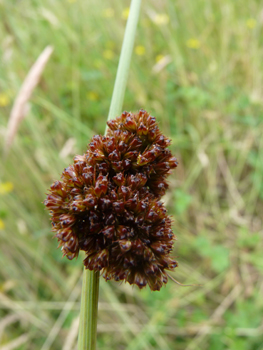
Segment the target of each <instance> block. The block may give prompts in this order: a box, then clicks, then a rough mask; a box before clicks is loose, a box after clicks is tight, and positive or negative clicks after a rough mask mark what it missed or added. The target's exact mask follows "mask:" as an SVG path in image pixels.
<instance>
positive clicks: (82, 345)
mask: <svg viewBox="0 0 263 350" xmlns="http://www.w3.org/2000/svg"><path fill="white" fill-rule="evenodd" d="M140 6H141V0H132V1H131V6H130V13H129V17H128V21H127V25H126V29H125V34H124V39H123V43H122V49H121V55H120V59H119V65H118V70H117V75H116V79H115V83H114V89H113V94H112V99H111V104H110V111H109V115H108V120H109V119H112V118H115V117H116V116H117V115H120V114H121V112H122V106H123V100H124V94H125V89H126V85H127V80H128V74H129V68H130V63H131V56H132V51H133V46H134V40H135V33H136V28H137V23H138V19H139V14H140ZM105 132H106V131H105ZM99 276H100V274H99V272H94V271H90V270H87V269H85V268H84V271H83V282H82V293H81V309H80V321H79V322H80V323H79V337H78V350H96V338H97V316H98V296H99Z"/></svg>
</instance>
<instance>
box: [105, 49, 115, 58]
mask: <svg viewBox="0 0 263 350" xmlns="http://www.w3.org/2000/svg"><path fill="white" fill-rule="evenodd" d="M113 56H114V53H113V51H112V50H104V51H103V57H104V58H106V60H111V59H113Z"/></svg>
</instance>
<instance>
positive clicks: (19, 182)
mask: <svg viewBox="0 0 263 350" xmlns="http://www.w3.org/2000/svg"><path fill="white" fill-rule="evenodd" d="M128 6H129V1H126V0H125V1H121V2H120V1H113V0H109V1H107V2H105V1H102V0H97V1H94V0H91V1H89V2H87V1H84V0H75V1H74V0H70V1H69V0H61V1H51V0H42V1H35V0H23V1H14V0H13V1H10V0H2V1H0V14H1V19H2V20H1V23H0V38H1V39H0V40H1V66H0V114H1V117H0V135H1V137H0V147H1V149H3V148H4V136H5V130H6V125H7V122H8V117H9V114H10V110H11V107H12V103H13V102H14V100H15V96H16V94H17V92H18V90H19V88H20V86H21V84H22V82H23V80H24V78H25V76H26V74H27V72H28V71H29V69H30V67H31V66H32V64H33V63H34V62H35V60H36V59H37V57H38V56H39V55H40V53H41V52H42V51H43V49H44V48H45V47H46V46H47V45H52V46H53V48H54V52H53V54H52V56H51V58H50V60H49V62H48V64H47V66H46V68H45V71H44V74H43V76H42V78H41V81H40V84H39V86H38V87H37V88H36V90H35V91H34V94H33V97H32V99H31V101H30V109H29V112H28V113H27V115H26V117H25V119H24V120H23V121H22V123H21V125H20V128H19V131H18V134H17V136H16V138H15V141H14V143H13V145H12V148H11V150H10V152H9V155H8V157H7V159H6V160H4V159H2V160H1V165H0V244H1V252H0V264H1V269H0V347H3V348H5V345H6V346H7V345H8V346H9V348H8V349H19V350H26V349H30V350H38V349H42V350H48V349H52V350H56V349H57V350H59V349H63V350H71V349H74V348H75V347H76V337H77V333H78V325H77V321H76V319H77V317H78V314H79V300H80V294H81V276H82V258H83V256H80V257H79V258H78V260H76V261H72V262H70V261H68V260H66V259H65V258H64V259H62V258H61V252H60V250H59V249H58V250H57V249H56V240H52V233H51V230H50V223H49V217H48V214H47V212H46V211H44V205H43V204H42V202H43V200H44V198H45V192H46V190H47V188H48V187H49V186H50V184H51V183H52V182H53V180H55V179H57V178H58V177H59V174H60V173H61V171H62V169H63V168H64V167H66V166H67V165H68V164H70V163H71V162H72V158H73V156H74V155H75V154H82V153H84V152H85V149H86V145H87V143H88V142H89V139H90V137H91V136H92V135H93V134H95V133H104V128H105V121H106V119H107V115H108V111H109V104H110V99H111V95H112V90H113V85H114V79H115V75H116V69H117V63H118V57H119V53H120V48H121V43H122V35H123V32H124V27H125V23H126V17H127V10H126V8H127V7H128ZM262 26H263V22H262V6H261V3H260V1H257V0H251V1H249V2H245V1H244V0H240V1H230V0H224V1H221V2H219V1H215V0H209V1H203V0H196V1H190V0H184V1H182V0H178V1H177V0H176V1H174V0H165V1H150V2H148V1H147V2H146V1H145V2H143V3H142V11H141V16H140V22H139V28H138V32H137V37H136V42H135V52H134V55H133V58H132V68H131V72H130V76H129V82H128V87H127V92H126V96H125V101H124V109H126V110H128V111H130V110H131V111H136V110H138V109H140V108H145V109H146V110H147V111H150V112H151V114H152V115H154V116H155V117H156V118H157V119H158V120H159V122H160V127H161V129H162V130H163V131H164V132H165V133H166V134H168V135H170V137H171V139H172V141H173V144H172V146H171V149H172V150H173V153H174V154H175V155H176V156H177V157H178V159H179V162H180V164H179V167H178V168H177V170H176V171H175V172H174V174H173V175H172V176H171V177H170V183H171V189H170V192H169V193H168V194H167V195H166V197H165V201H166V203H167V206H168V207H169V210H170V213H171V215H173V217H174V230H175V233H176V235H177V237H178V241H177V242H176V243H175V250H174V255H175V256H177V260H178V262H179V267H178V268H177V269H176V270H175V272H174V273H173V276H174V277H175V278H176V279H178V280H180V281H181V282H183V283H201V284H202V286H201V287H185V288H183V287H179V286H178V285H175V284H174V283H172V282H171V281H169V283H168V285H167V286H166V287H164V288H163V289H162V290H161V291H160V292H151V291H150V290H149V288H146V289H144V290H143V291H141V292H140V291H139V290H138V289H137V288H132V287H131V286H129V285H125V284H122V285H119V284H118V283H116V282H107V283H106V282H105V281H104V280H103V279H101V281H100V305H99V315H98V317H99V319H98V350H108V349H118V350H119V349H125V350H134V349H136V350H146V349H147V350H153V349H156V350H157V349H162V350H168V349H170V350H173V349H177V350H180V349H182V350H191V349H194V350H201V349H202V350H205V349H207V350H208V349H209V350H225V349H231V350H235V349H238V350H240V349H241V350H242V349H244V350H250V349H251V350H259V349H261V348H262V343H263V336H262V313H263V302H262V282H263V278H262V272H263V257H262V250H263V249H262V248H263V243H262V242H263V240H262V238H263V237H262V236H263V231H262V219H261V213H262V209H263V181H262V180H263V165H262V164H263V138H262V132H263V103H262V101H263V96H262V95H263V92H262V86H263V69H262V60H263V49H262V48H263V28H262ZM14 341H16V342H17V345H13V347H11V345H12V344H11V342H14Z"/></svg>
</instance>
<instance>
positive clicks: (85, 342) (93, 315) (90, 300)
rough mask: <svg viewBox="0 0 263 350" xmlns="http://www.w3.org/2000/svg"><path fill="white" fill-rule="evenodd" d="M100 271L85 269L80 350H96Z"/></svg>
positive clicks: (79, 340) (80, 324)
mask: <svg viewBox="0 0 263 350" xmlns="http://www.w3.org/2000/svg"><path fill="white" fill-rule="evenodd" d="M99 277H100V274H99V272H94V271H90V270H86V269H85V268H84V271H83V281H82V293H81V308H80V321H79V339H78V350H95V349H96V338H97V316H98V297H99Z"/></svg>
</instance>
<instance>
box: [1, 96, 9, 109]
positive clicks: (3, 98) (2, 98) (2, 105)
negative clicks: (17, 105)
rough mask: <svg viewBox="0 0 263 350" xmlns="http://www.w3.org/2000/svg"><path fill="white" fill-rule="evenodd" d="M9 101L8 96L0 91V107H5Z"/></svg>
mask: <svg viewBox="0 0 263 350" xmlns="http://www.w3.org/2000/svg"><path fill="white" fill-rule="evenodd" d="M9 103H10V98H9V96H8V95H7V94H5V93H0V107H6V106H8V105H9Z"/></svg>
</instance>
